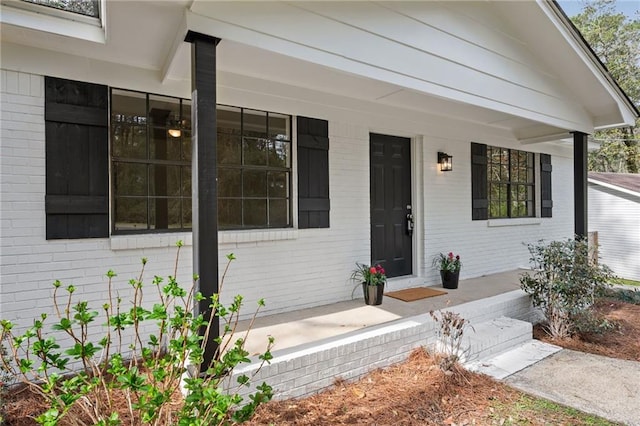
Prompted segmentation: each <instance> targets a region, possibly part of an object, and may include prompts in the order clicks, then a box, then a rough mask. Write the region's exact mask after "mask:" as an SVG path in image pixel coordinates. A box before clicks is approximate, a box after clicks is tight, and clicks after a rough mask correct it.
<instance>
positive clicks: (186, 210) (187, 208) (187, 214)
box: [182, 198, 193, 229]
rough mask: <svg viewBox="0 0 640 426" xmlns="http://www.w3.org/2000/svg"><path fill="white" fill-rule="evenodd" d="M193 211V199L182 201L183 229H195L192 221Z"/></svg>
mask: <svg viewBox="0 0 640 426" xmlns="http://www.w3.org/2000/svg"><path fill="white" fill-rule="evenodd" d="M192 210H193V201H192V200H191V198H183V199H182V228H183V229H189V228H192V227H193V224H192V221H191V212H192Z"/></svg>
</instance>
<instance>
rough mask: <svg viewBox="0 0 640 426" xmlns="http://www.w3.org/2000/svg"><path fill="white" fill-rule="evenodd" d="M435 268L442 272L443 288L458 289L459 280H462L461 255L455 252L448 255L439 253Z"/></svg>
mask: <svg viewBox="0 0 640 426" xmlns="http://www.w3.org/2000/svg"><path fill="white" fill-rule="evenodd" d="M433 266H434V267H435V268H438V269H439V270H440V278H441V279H442V287H444V288H447V289H456V288H458V279H459V278H460V268H461V267H462V261H461V260H460V255H456V254H454V253H453V252H451V251H450V252H449V253H447V254H444V253H439V254H438V255H437V256H436V257H435V258H434V259H433Z"/></svg>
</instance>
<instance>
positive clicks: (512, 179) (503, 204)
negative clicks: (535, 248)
mask: <svg viewBox="0 0 640 426" xmlns="http://www.w3.org/2000/svg"><path fill="white" fill-rule="evenodd" d="M487 172H488V173H487V176H488V185H489V217H490V218H494V219H495V218H512V217H533V216H535V202H534V201H535V178H534V175H535V170H534V154H533V153H531V152H525V151H518V150H515V149H505V148H497V147H492V146H489V147H487Z"/></svg>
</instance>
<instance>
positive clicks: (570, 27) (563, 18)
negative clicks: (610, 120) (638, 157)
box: [538, 0, 640, 127]
mask: <svg viewBox="0 0 640 426" xmlns="http://www.w3.org/2000/svg"><path fill="white" fill-rule="evenodd" d="M538 2H539V3H540V4H542V5H547V6H548V7H549V9H550V11H551V12H553V13H554V14H555V15H556V17H557V18H558V21H559V22H560V23H561V24H562V25H564V27H565V28H566V30H567V31H568V33H569V34H570V35H571V37H572V38H573V39H574V40H575V41H576V43H577V45H578V46H579V47H580V48H581V49H582V51H583V52H584V53H585V55H586V57H587V58H588V59H589V60H590V61H591V63H592V64H593V65H594V66H595V68H596V69H597V70H599V71H600V73H601V76H602V77H603V78H604V79H605V80H606V81H607V82H608V84H609V86H610V88H611V89H612V91H613V92H614V93H615V94H616V95H617V96H618V98H619V100H620V101H621V102H622V104H623V105H624V106H626V107H627V108H628V110H629V111H630V112H631V114H632V115H633V117H634V119H638V118H639V117H640V110H639V109H638V107H636V105H634V103H633V101H632V100H631V98H629V95H627V94H626V93H625V91H624V90H623V89H622V88H621V87H620V85H619V84H618V82H617V81H616V80H615V79H614V78H613V76H612V75H611V73H610V72H609V70H608V69H607V67H606V65H605V64H604V63H603V62H602V61H601V60H600V58H598V55H596V53H595V52H594V51H593V49H592V48H591V46H590V45H589V43H588V42H587V41H586V40H585V38H584V36H583V35H582V33H581V32H580V30H578V28H577V27H576V26H575V25H574V24H573V22H572V21H571V19H570V18H569V17H568V16H567V14H566V13H565V12H564V10H562V7H560V5H559V4H558V2H557V1H556V0H538ZM610 127H621V126H620V123H618V124H615V125H612V126H610Z"/></svg>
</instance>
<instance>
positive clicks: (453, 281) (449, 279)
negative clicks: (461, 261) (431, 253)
mask: <svg viewBox="0 0 640 426" xmlns="http://www.w3.org/2000/svg"><path fill="white" fill-rule="evenodd" d="M459 277H460V271H456V272H451V271H440V278H442V287H444V288H448V289H452V290H453V289H456V288H458V278H459Z"/></svg>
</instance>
